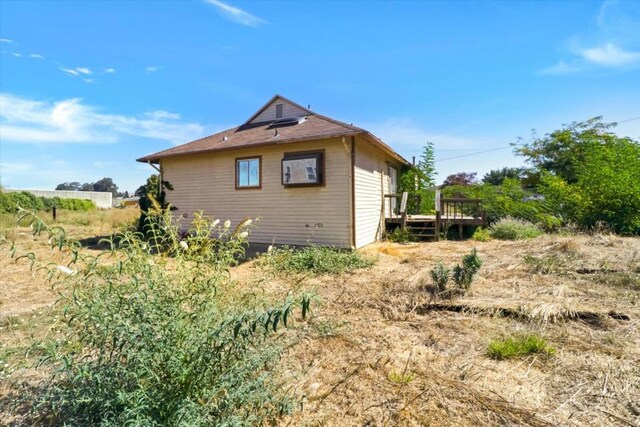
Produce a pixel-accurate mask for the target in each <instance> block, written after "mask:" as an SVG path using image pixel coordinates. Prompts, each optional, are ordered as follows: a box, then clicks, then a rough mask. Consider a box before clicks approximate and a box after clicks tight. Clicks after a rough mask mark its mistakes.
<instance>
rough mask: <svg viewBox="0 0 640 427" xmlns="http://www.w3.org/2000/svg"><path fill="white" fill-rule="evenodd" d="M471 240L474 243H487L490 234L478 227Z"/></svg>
mask: <svg viewBox="0 0 640 427" xmlns="http://www.w3.org/2000/svg"><path fill="white" fill-rule="evenodd" d="M471 238H472V239H473V240H475V241H476V242H488V241H489V240H491V232H490V231H489V230H488V229H486V228H484V227H478V228H476V231H474V232H473V236H471Z"/></svg>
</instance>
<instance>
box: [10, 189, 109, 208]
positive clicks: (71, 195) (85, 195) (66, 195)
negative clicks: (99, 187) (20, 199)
mask: <svg viewBox="0 0 640 427" xmlns="http://www.w3.org/2000/svg"><path fill="white" fill-rule="evenodd" d="M2 191H4V192H5V193H15V192H18V191H26V192H27V193H31V194H33V195H34V196H38V197H60V198H61V199H87V200H91V201H92V202H93V203H95V205H96V206H97V207H98V208H100V209H110V208H111V206H112V203H113V194H111V193H110V192H106V191H62V190H23V189H17V188H3V189H2Z"/></svg>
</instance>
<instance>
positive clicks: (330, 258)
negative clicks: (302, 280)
mask: <svg viewBox="0 0 640 427" xmlns="http://www.w3.org/2000/svg"><path fill="white" fill-rule="evenodd" d="M258 264H259V265H261V266H263V267H266V268H269V269H271V270H272V271H274V272H277V273H309V274H341V273H348V272H352V271H354V270H357V269H360V268H368V267H371V266H372V265H374V264H375V260H374V259H372V258H369V257H366V256H364V255H362V254H361V253H359V252H357V251H352V250H344V249H337V248H330V247H325V246H306V247H304V248H291V247H286V246H285V247H280V248H272V249H271V250H270V251H269V252H267V253H266V254H263V255H262V256H261V257H260V258H259V260H258Z"/></svg>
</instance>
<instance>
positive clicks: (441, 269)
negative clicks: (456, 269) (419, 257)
mask: <svg viewBox="0 0 640 427" xmlns="http://www.w3.org/2000/svg"><path fill="white" fill-rule="evenodd" d="M450 273H451V270H449V269H448V268H447V267H445V266H444V265H443V264H442V263H441V262H439V263H437V264H436V265H435V267H433V270H431V279H433V286H434V287H435V290H436V292H437V293H442V292H445V291H446V290H447V283H449V276H450Z"/></svg>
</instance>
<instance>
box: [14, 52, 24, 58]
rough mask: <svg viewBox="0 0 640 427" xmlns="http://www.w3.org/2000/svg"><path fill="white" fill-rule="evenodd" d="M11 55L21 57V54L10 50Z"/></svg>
mask: <svg viewBox="0 0 640 427" xmlns="http://www.w3.org/2000/svg"><path fill="white" fill-rule="evenodd" d="M11 55H13V56H15V57H16V58H22V54H21V53H18V52H12V53H11Z"/></svg>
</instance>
